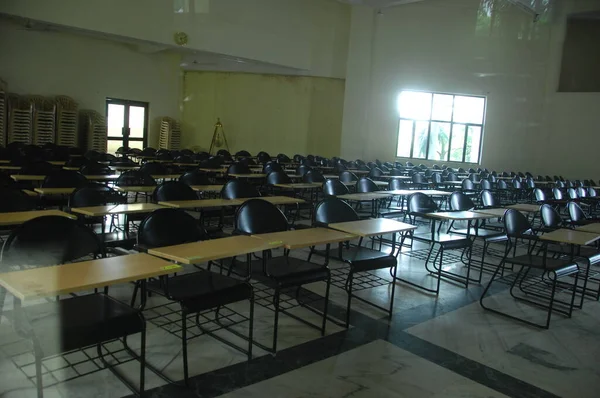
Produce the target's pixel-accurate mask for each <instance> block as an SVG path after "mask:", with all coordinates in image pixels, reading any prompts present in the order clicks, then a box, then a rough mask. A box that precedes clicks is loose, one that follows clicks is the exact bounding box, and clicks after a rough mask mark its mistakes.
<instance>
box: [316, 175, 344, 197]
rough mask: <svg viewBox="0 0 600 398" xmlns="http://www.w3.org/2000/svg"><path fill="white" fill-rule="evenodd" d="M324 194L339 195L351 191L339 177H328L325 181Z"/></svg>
mask: <svg viewBox="0 0 600 398" xmlns="http://www.w3.org/2000/svg"><path fill="white" fill-rule="evenodd" d="M322 189H323V195H325V196H337V195H346V194H348V193H350V191H349V190H348V187H346V185H344V183H343V182H341V181H340V180H338V179H328V180H326V181H325V182H324V183H323V188H322Z"/></svg>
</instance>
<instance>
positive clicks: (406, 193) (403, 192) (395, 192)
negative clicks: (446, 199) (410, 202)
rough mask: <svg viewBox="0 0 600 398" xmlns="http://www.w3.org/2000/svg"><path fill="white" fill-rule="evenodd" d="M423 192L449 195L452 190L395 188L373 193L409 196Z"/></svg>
mask: <svg viewBox="0 0 600 398" xmlns="http://www.w3.org/2000/svg"><path fill="white" fill-rule="evenodd" d="M417 192H419V193H424V194H425V195H433V196H450V195H452V192H447V191H438V190H435V189H395V190H391V191H379V192H375V193H379V194H390V195H399V196H409V195H412V194H413V193H417Z"/></svg>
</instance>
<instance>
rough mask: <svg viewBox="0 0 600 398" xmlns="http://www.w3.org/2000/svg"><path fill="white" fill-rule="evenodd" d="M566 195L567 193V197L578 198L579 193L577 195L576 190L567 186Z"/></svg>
mask: <svg viewBox="0 0 600 398" xmlns="http://www.w3.org/2000/svg"><path fill="white" fill-rule="evenodd" d="M567 195H569V199H579V195H577V191H576V190H575V189H574V188H568V189H567Z"/></svg>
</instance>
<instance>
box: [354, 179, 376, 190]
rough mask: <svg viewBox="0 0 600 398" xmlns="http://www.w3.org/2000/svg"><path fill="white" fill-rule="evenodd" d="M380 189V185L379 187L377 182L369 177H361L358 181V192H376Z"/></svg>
mask: <svg viewBox="0 0 600 398" xmlns="http://www.w3.org/2000/svg"><path fill="white" fill-rule="evenodd" d="M378 190H379V187H377V184H375V182H374V181H373V180H371V179H370V178H368V177H361V178H359V179H358V181H357V182H356V192H358V193H366V192H375V191H378Z"/></svg>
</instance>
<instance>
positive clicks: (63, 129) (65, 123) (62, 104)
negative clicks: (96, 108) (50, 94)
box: [54, 95, 79, 147]
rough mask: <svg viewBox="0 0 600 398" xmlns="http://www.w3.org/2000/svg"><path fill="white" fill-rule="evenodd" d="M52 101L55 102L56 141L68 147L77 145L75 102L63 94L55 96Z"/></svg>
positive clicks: (76, 106)
mask: <svg viewBox="0 0 600 398" xmlns="http://www.w3.org/2000/svg"><path fill="white" fill-rule="evenodd" d="M54 101H55V103H56V143H57V144H58V145H64V146H70V147H77V146H79V136H78V131H77V119H78V117H79V115H78V114H77V109H78V105H77V102H75V100H74V99H73V98H71V97H67V96H64V95H61V96H57V97H56V98H55V99H54Z"/></svg>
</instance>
